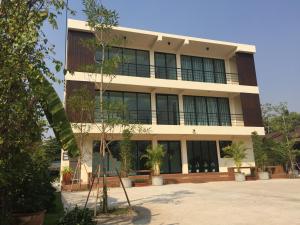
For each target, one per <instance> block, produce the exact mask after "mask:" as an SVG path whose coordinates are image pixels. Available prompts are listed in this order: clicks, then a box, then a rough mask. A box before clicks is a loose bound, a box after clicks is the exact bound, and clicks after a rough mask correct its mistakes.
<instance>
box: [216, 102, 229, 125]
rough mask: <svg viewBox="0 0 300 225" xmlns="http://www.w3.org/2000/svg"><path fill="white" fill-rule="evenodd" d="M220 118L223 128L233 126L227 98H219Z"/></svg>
mask: <svg viewBox="0 0 300 225" xmlns="http://www.w3.org/2000/svg"><path fill="white" fill-rule="evenodd" d="M218 105H219V118H220V125H221V126H231V116H230V109H229V101H228V99H227V98H219V99H218Z"/></svg>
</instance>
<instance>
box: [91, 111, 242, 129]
mask: <svg viewBox="0 0 300 225" xmlns="http://www.w3.org/2000/svg"><path fill="white" fill-rule="evenodd" d="M115 119H121V120H124V121H126V122H128V123H131V124H158V125H180V124H182V125H186V126H244V120H243V114H227V113H206V112H186V111H185V112H179V111H172V110H171V111H164V110H156V111H155V110H126V111H124V112H115V113H114V112H110V113H109V114H107V115H104V120H115ZM95 121H96V122H97V121H100V119H99V118H95Z"/></svg>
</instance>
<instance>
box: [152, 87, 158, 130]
mask: <svg viewBox="0 0 300 225" xmlns="http://www.w3.org/2000/svg"><path fill="white" fill-rule="evenodd" d="M151 115H152V124H153V125H156V124H157V118H156V93H155V92H154V91H152V92H151Z"/></svg>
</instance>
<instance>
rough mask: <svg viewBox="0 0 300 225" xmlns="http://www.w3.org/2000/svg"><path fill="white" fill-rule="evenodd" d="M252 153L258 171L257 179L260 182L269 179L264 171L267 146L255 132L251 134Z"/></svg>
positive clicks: (266, 159)
mask: <svg viewBox="0 0 300 225" xmlns="http://www.w3.org/2000/svg"><path fill="white" fill-rule="evenodd" d="M251 137H252V143H253V152H254V157H255V165H256V167H257V170H258V178H259V179H260V180H268V179H270V176H269V173H268V172H267V171H266V162H267V161H268V155H267V151H266V150H267V149H266V148H267V144H266V143H264V140H263V138H262V137H260V136H259V135H258V134H257V133H256V132H253V133H252V136H251Z"/></svg>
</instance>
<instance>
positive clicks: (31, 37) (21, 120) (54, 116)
mask: <svg viewBox="0 0 300 225" xmlns="http://www.w3.org/2000/svg"><path fill="white" fill-rule="evenodd" d="M65 7H66V5H65V2H64V1H61V0H51V1H47V0H3V1H1V3H0V49H1V51H0V74H1V77H0V93H1V95H0V190H1V193H0V194H1V196H0V197H1V199H0V200H1V202H5V205H4V207H3V210H1V221H5V222H6V221H7V219H8V218H10V215H11V212H12V210H13V208H12V207H13V205H12V202H11V201H12V199H13V196H12V195H13V193H12V192H11V190H12V189H13V188H14V183H15V182H19V181H18V180H17V179H22V177H19V176H15V175H16V174H19V173H20V172H23V170H24V168H23V167H22V161H21V164H18V166H16V165H17V163H20V161H18V159H19V156H20V154H22V153H24V152H29V153H30V152H32V151H34V150H35V147H36V142H37V141H40V140H41V139H42V132H43V130H44V126H45V123H44V122H42V118H44V116H46V117H47V119H48V122H49V124H50V125H51V126H52V128H53V130H54V133H55V135H56V137H57V139H58V140H59V142H60V144H61V145H62V147H63V148H64V149H65V150H70V151H69V152H70V153H71V154H72V153H74V154H76V151H77V146H76V142H75V138H74V136H73V133H72V130H71V127H70V124H69V123H68V120H67V119H66V115H65V112H64V109H63V107H62V104H61V101H60V99H59V97H58V96H57V94H56V92H55V91H54V89H53V87H52V85H51V83H50V82H56V81H58V79H57V78H56V77H55V72H53V71H51V70H50V69H49V67H48V66H47V62H46V59H48V60H49V61H50V62H52V63H53V64H54V65H55V69H56V72H58V71H60V70H61V66H62V63H61V62H59V61H57V60H56V59H55V58H54V57H53V55H54V46H52V45H50V44H49V43H48V40H47V37H46V36H45V34H44V33H43V31H42V27H43V24H44V23H45V22H46V21H48V22H49V23H50V24H51V25H52V26H53V27H54V28H57V23H56V20H55V18H56V15H57V14H61V12H62V10H63V9H64V8H65ZM23 163H25V162H23ZM41 197H42V196H41ZM6 223H7V224H9V221H7V222H6Z"/></svg>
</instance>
